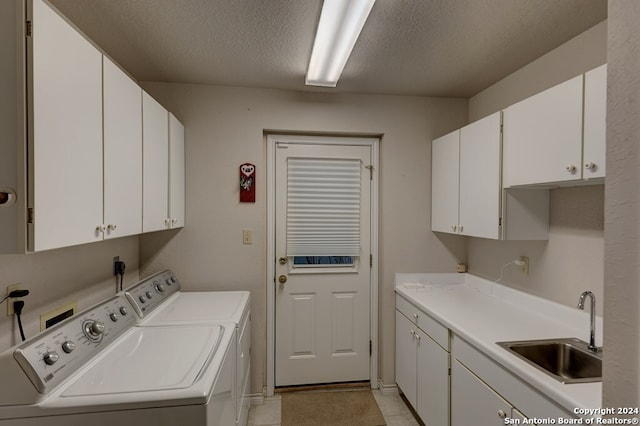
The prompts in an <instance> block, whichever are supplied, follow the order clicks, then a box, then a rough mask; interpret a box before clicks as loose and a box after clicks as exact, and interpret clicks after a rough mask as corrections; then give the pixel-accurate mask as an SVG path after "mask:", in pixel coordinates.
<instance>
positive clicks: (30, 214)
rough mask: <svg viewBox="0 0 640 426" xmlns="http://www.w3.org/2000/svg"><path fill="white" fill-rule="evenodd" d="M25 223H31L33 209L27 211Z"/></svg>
mask: <svg viewBox="0 0 640 426" xmlns="http://www.w3.org/2000/svg"><path fill="white" fill-rule="evenodd" d="M27 223H33V207H29V208H28V209H27Z"/></svg>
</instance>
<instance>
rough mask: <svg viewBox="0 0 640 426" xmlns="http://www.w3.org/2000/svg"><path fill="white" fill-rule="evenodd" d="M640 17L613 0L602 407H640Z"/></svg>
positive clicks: (636, 9)
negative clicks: (639, 187) (639, 191)
mask: <svg viewBox="0 0 640 426" xmlns="http://www.w3.org/2000/svg"><path fill="white" fill-rule="evenodd" d="M638 22H640V2H637V1H635V0H624V1H623V0H616V1H610V2H609V31H608V35H609V37H608V55H609V56H608V62H609V66H608V70H607V72H608V75H607V79H608V101H607V120H608V125H607V183H606V191H607V197H606V200H605V215H606V221H605V258H606V263H605V283H606V284H605V296H606V300H605V312H604V321H605V340H604V366H603V368H604V383H603V406H604V407H638V406H640V333H639V332H638V329H639V328H640V321H639V318H640V315H639V314H638V312H639V311H640V255H639V247H638V246H639V244H638V241H639V237H640V227H639V224H640V222H639V221H640V208H639V207H640V205H639V201H640V195H639V193H638V182H640V152H639V150H640V120H639V119H640V26H639V25H638ZM634 417H637V415H636V416H634Z"/></svg>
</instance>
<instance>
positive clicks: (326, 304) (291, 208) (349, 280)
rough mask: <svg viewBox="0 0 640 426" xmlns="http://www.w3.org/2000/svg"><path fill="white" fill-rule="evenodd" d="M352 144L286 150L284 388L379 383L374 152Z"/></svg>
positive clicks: (280, 355) (282, 197)
mask: <svg viewBox="0 0 640 426" xmlns="http://www.w3.org/2000/svg"><path fill="white" fill-rule="evenodd" d="M349 141H350V139H348V138H342V139H340V140H339V141H337V140H336V138H328V139H327V141H326V142H327V143H326V144H324V143H303V142H300V143H298V142H287V143H282V142H278V143H277V145H276V153H275V187H276V188H275V204H276V206H275V253H276V259H274V261H275V269H274V270H275V280H274V281H275V282H274V285H275V286H276V287H275V358H276V359H275V385H276V386H292V385H301V384H316V383H336V382H349V381H364V380H369V374H370V363H369V360H370V286H371V264H370V253H371V235H370V234H371V174H370V170H368V169H367V166H370V165H371V161H372V157H371V156H372V148H371V145H366V144H364V145H362V144H352V145H349ZM351 141H352V142H353V140H351ZM358 141H361V142H362V141H363V140H362V139H358ZM338 142H342V143H338ZM347 181H348V182H347ZM345 182H346V183H345ZM354 194H356V198H355V199H356V202H355V204H354V199H353V197H354ZM310 222H313V223H314V226H312V227H308V226H307V225H308V224H309V223H310ZM341 227H344V228H341ZM300 229H302V230H300ZM318 229H319V231H318ZM354 229H356V231H354ZM355 234H358V235H357V236H356V237H357V238H355V240H354V238H353V237H354V235H355ZM314 250H315V251H314ZM349 250H351V251H349ZM310 253H316V254H315V255H311V254H310ZM317 253H320V255H318V254H317ZM349 253H355V254H349Z"/></svg>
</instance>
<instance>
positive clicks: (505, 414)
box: [498, 410, 507, 419]
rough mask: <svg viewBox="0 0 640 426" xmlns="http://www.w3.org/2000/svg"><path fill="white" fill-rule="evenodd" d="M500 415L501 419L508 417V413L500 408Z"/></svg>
mask: <svg viewBox="0 0 640 426" xmlns="http://www.w3.org/2000/svg"><path fill="white" fill-rule="evenodd" d="M498 417H500V418H501V419H506V418H507V413H506V412H505V411H504V410H498Z"/></svg>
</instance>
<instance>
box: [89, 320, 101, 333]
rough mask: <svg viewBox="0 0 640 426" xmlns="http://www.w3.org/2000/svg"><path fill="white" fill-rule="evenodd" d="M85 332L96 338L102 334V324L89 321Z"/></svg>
mask: <svg viewBox="0 0 640 426" xmlns="http://www.w3.org/2000/svg"><path fill="white" fill-rule="evenodd" d="M87 331H88V332H89V334H90V335H92V336H93V337H98V336H100V335H101V334H102V333H104V323H103V322H102V321H97V320H96V321H91V322H90V323H89V324H87Z"/></svg>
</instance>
